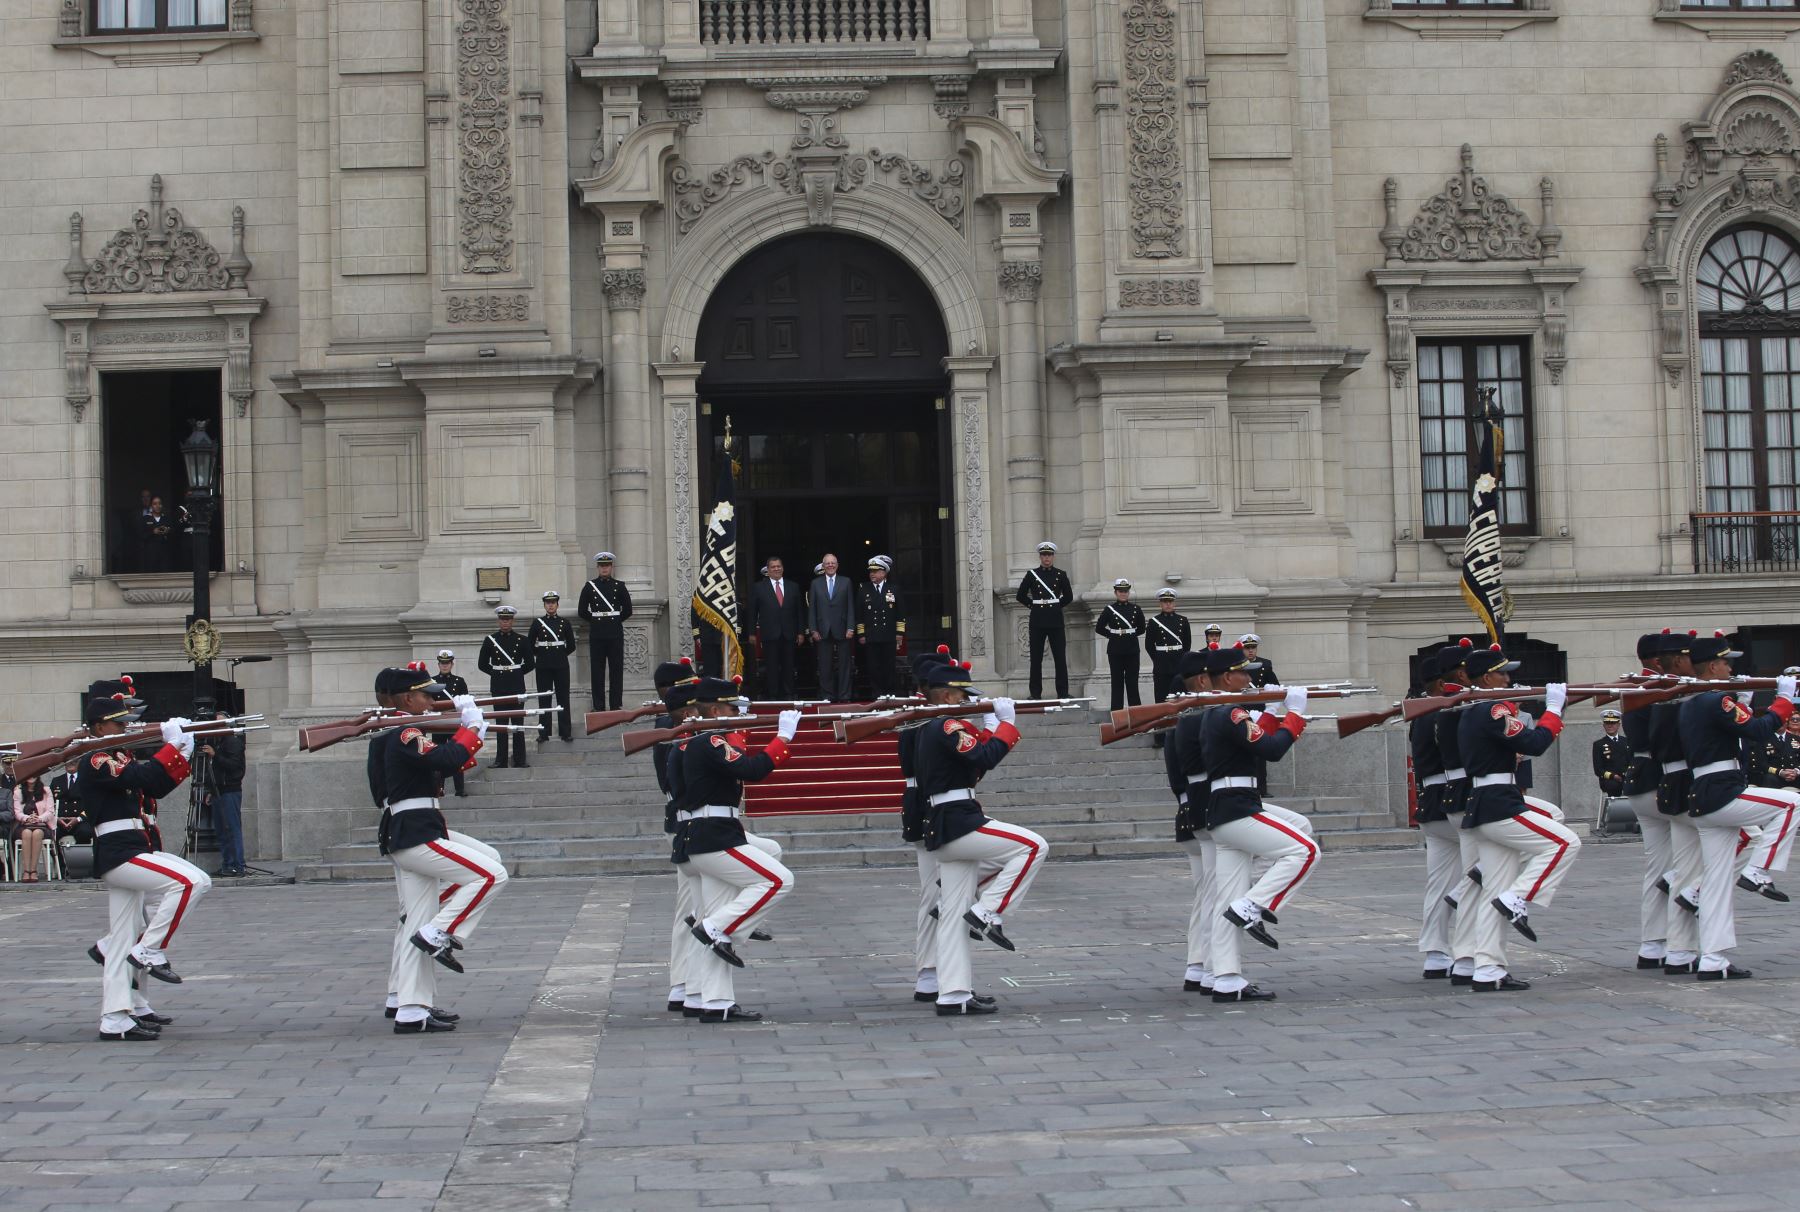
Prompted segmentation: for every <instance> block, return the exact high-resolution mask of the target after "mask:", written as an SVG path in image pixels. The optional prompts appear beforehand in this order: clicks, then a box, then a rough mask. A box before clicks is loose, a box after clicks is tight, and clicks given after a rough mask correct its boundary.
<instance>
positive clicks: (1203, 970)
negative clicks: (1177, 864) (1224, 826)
mask: <svg viewBox="0 0 1800 1212" xmlns="http://www.w3.org/2000/svg"><path fill="white" fill-rule="evenodd" d="M1181 848H1182V849H1183V850H1185V851H1187V856H1188V872H1189V873H1190V874H1191V875H1192V876H1193V877H1194V903H1193V905H1192V906H1191V907H1190V908H1189V909H1188V928H1187V975H1186V977H1185V978H1184V979H1186V980H1190V981H1200V982H1202V983H1203V984H1208V985H1210V984H1211V983H1212V969H1211V968H1210V967H1208V965H1207V961H1208V959H1209V958H1210V957H1211V955H1212V926H1213V918H1215V917H1217V916H1218V915H1219V913H1220V912H1221V910H1220V909H1219V906H1218V904H1217V897H1216V896H1215V895H1214V893H1215V891H1216V889H1217V887H1218V879H1217V871H1218V861H1219V847H1218V843H1216V842H1214V841H1213V839H1212V833H1211V831H1210V830H1203V831H1201V832H1200V833H1197V834H1195V835H1194V836H1193V837H1191V838H1189V839H1188V840H1187V841H1185V842H1183V843H1181Z"/></svg>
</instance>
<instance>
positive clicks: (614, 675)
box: [577, 551, 631, 711]
mask: <svg viewBox="0 0 1800 1212" xmlns="http://www.w3.org/2000/svg"><path fill="white" fill-rule="evenodd" d="M577 610H578V613H579V614H580V615H581V617H582V618H584V619H586V620H587V625H588V680H589V681H590V682H591V683H592V686H591V689H592V690H593V694H594V710H595V711H617V710H619V704H620V703H621V702H622V701H623V700H624V695H625V620H626V619H628V618H630V617H631V590H629V589H627V588H626V587H625V582H623V581H620V580H617V579H615V578H614V577H613V553H612V552H610V551H601V552H596V553H595V555H594V579H593V580H591V581H589V582H588V583H587V584H586V585H583V586H582V587H581V601H580V602H579V603H578V604H577Z"/></svg>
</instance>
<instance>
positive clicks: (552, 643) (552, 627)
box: [527, 589, 575, 745]
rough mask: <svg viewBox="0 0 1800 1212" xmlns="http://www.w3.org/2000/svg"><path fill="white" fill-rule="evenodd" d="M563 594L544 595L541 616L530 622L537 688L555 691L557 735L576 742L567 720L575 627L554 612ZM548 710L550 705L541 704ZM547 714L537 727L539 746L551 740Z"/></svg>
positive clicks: (572, 728)
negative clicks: (570, 660)
mask: <svg viewBox="0 0 1800 1212" xmlns="http://www.w3.org/2000/svg"><path fill="white" fill-rule="evenodd" d="M561 603H562V595H561V594H559V593H557V592H556V590H554V589H552V590H550V591H549V592H548V593H546V594H545V595H544V613H543V614H541V615H539V616H538V617H537V618H535V619H533V620H531V634H530V636H529V637H527V638H528V639H529V640H530V641H531V648H532V653H533V656H534V659H535V661H536V663H537V688H538V690H540V691H544V690H554V691H555V692H556V716H555V719H556V725H557V735H558V736H560V737H562V739H563V740H564V741H566V742H573V741H574V740H575V727H574V725H573V723H572V722H571V721H570V719H569V658H570V657H571V656H573V655H574V653H575V628H574V625H573V624H571V623H570V622H569V620H567V619H565V618H563V617H562V615H560V614H558V613H557V610H558V608H559V606H560V605H561ZM541 705H542V706H544V707H546V708H547V707H548V706H549V704H548V703H545V704H541ZM551 718H552V717H551V716H550V714H549V713H548V712H547V711H546V713H545V715H544V717H543V724H542V725H541V726H540V727H539V728H538V744H540V745H542V744H543V743H544V742H545V741H548V740H549V739H550V721H551Z"/></svg>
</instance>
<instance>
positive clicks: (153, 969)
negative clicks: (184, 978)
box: [125, 955, 181, 985]
mask: <svg viewBox="0 0 1800 1212" xmlns="http://www.w3.org/2000/svg"><path fill="white" fill-rule="evenodd" d="M125 962H126V963H128V964H130V965H131V966H132V967H133V968H136V969H137V970H138V971H140V972H148V973H149V974H150V975H151V976H154V977H155V978H156V979H157V980H159V981H167V982H168V983H169V984H171V985H179V984H180V983H181V976H180V975H179V974H178V973H177V972H176V971H175V969H173V968H171V967H169V961H168V960H164V961H163V962H162V963H160V964H146V963H145V962H144V961H143V960H141V959H139V958H138V957H137V956H135V955H127V956H126V957H125Z"/></svg>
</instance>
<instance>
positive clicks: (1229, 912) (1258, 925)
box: [1214, 909, 1281, 1000]
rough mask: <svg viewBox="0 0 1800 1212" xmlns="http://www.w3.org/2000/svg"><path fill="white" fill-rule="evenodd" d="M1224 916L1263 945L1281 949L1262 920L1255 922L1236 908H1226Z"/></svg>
mask: <svg viewBox="0 0 1800 1212" xmlns="http://www.w3.org/2000/svg"><path fill="white" fill-rule="evenodd" d="M1222 916H1223V917H1224V918H1225V920H1226V921H1228V922H1230V923H1231V924H1232V925H1234V926H1236V927H1237V928H1238V929H1240V930H1242V931H1243V932H1244V933H1245V934H1248V935H1249V936H1250V937H1251V938H1253V939H1255V940H1256V941H1257V942H1259V943H1261V944H1262V945H1263V946H1265V947H1273V948H1274V949H1275V950H1277V951H1279V950H1281V944H1280V943H1279V942H1278V941H1276V938H1275V936H1274V935H1273V934H1270V933H1269V928H1268V927H1267V926H1266V925H1264V924H1263V923H1262V922H1261V921H1260V920H1259V921H1254V922H1253V921H1251V920H1250V919H1249V918H1247V917H1244V916H1243V915H1241V914H1240V913H1238V911H1237V910H1236V909H1226V910H1225V912H1224V914H1223V915H1222ZM1214 992H1215V996H1216V995H1217V991H1216V990H1215V991H1214ZM1233 1000H1237V999H1233Z"/></svg>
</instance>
